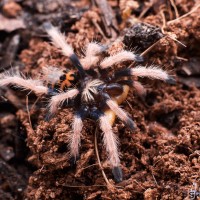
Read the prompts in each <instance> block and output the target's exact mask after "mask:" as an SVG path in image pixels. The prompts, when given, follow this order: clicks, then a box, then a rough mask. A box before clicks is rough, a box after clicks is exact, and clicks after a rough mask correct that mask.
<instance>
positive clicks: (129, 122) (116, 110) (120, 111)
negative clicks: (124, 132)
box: [106, 99, 134, 129]
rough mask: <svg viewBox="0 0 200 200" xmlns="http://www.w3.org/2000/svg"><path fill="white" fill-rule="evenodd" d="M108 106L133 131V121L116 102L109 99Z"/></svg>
mask: <svg viewBox="0 0 200 200" xmlns="http://www.w3.org/2000/svg"><path fill="white" fill-rule="evenodd" d="M106 104H107V105H108V107H109V108H110V109H111V110H112V111H113V112H114V113H115V114H116V115H117V116H118V117H119V118H120V119H121V120H122V121H123V122H125V124H126V125H128V126H129V127H130V128H131V129H133V128H134V124H133V121H132V119H131V118H130V117H129V116H128V115H127V113H126V112H125V111H124V110H123V109H122V108H120V107H119V106H118V104H117V103H116V102H115V101H113V100H112V99H107V100H106Z"/></svg>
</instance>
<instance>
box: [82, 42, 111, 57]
mask: <svg viewBox="0 0 200 200" xmlns="http://www.w3.org/2000/svg"><path fill="white" fill-rule="evenodd" d="M106 48H107V47H106V46H105V45H101V44H98V43H97V42H90V43H88V44H87V46H86V51H85V55H86V56H94V55H98V54H100V53H102V52H103V51H105V50H106Z"/></svg>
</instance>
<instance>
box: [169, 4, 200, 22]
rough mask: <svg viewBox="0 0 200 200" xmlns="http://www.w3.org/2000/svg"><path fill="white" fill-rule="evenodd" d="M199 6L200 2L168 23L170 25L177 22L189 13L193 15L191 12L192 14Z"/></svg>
mask: <svg viewBox="0 0 200 200" xmlns="http://www.w3.org/2000/svg"><path fill="white" fill-rule="evenodd" d="M199 7H200V4H197V6H195V7H194V8H193V9H192V10H191V11H190V12H188V13H186V14H184V15H182V16H180V17H179V18H176V19H174V20H171V21H168V22H167V25H170V24H172V23H175V22H177V21H179V20H181V19H183V18H184V17H187V16H188V15H191V14H192V13H193V12H195V11H196V10H197V9H198V8H199Z"/></svg>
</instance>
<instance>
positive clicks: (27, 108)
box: [26, 95, 33, 130]
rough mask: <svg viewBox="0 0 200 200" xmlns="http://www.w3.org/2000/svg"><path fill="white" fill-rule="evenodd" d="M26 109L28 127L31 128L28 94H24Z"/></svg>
mask: <svg viewBox="0 0 200 200" xmlns="http://www.w3.org/2000/svg"><path fill="white" fill-rule="evenodd" d="M26 110H27V113H28V121H29V124H30V127H31V129H32V130H33V127H32V123H31V116H30V111H29V107H28V95H26Z"/></svg>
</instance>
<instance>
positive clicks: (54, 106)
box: [48, 89, 79, 114]
mask: <svg viewBox="0 0 200 200" xmlns="http://www.w3.org/2000/svg"><path fill="white" fill-rule="evenodd" d="M78 93H79V91H78V90H77V89H71V90H68V91H67V92H62V93H59V94H57V95H55V96H52V97H51V99H50V101H49V105H48V108H49V113H50V114H55V113H56V111H57V110H58V108H59V106H60V105H62V104H63V103H64V101H65V100H68V99H72V98H74V97H75V96H76V95H77V94H78Z"/></svg>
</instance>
